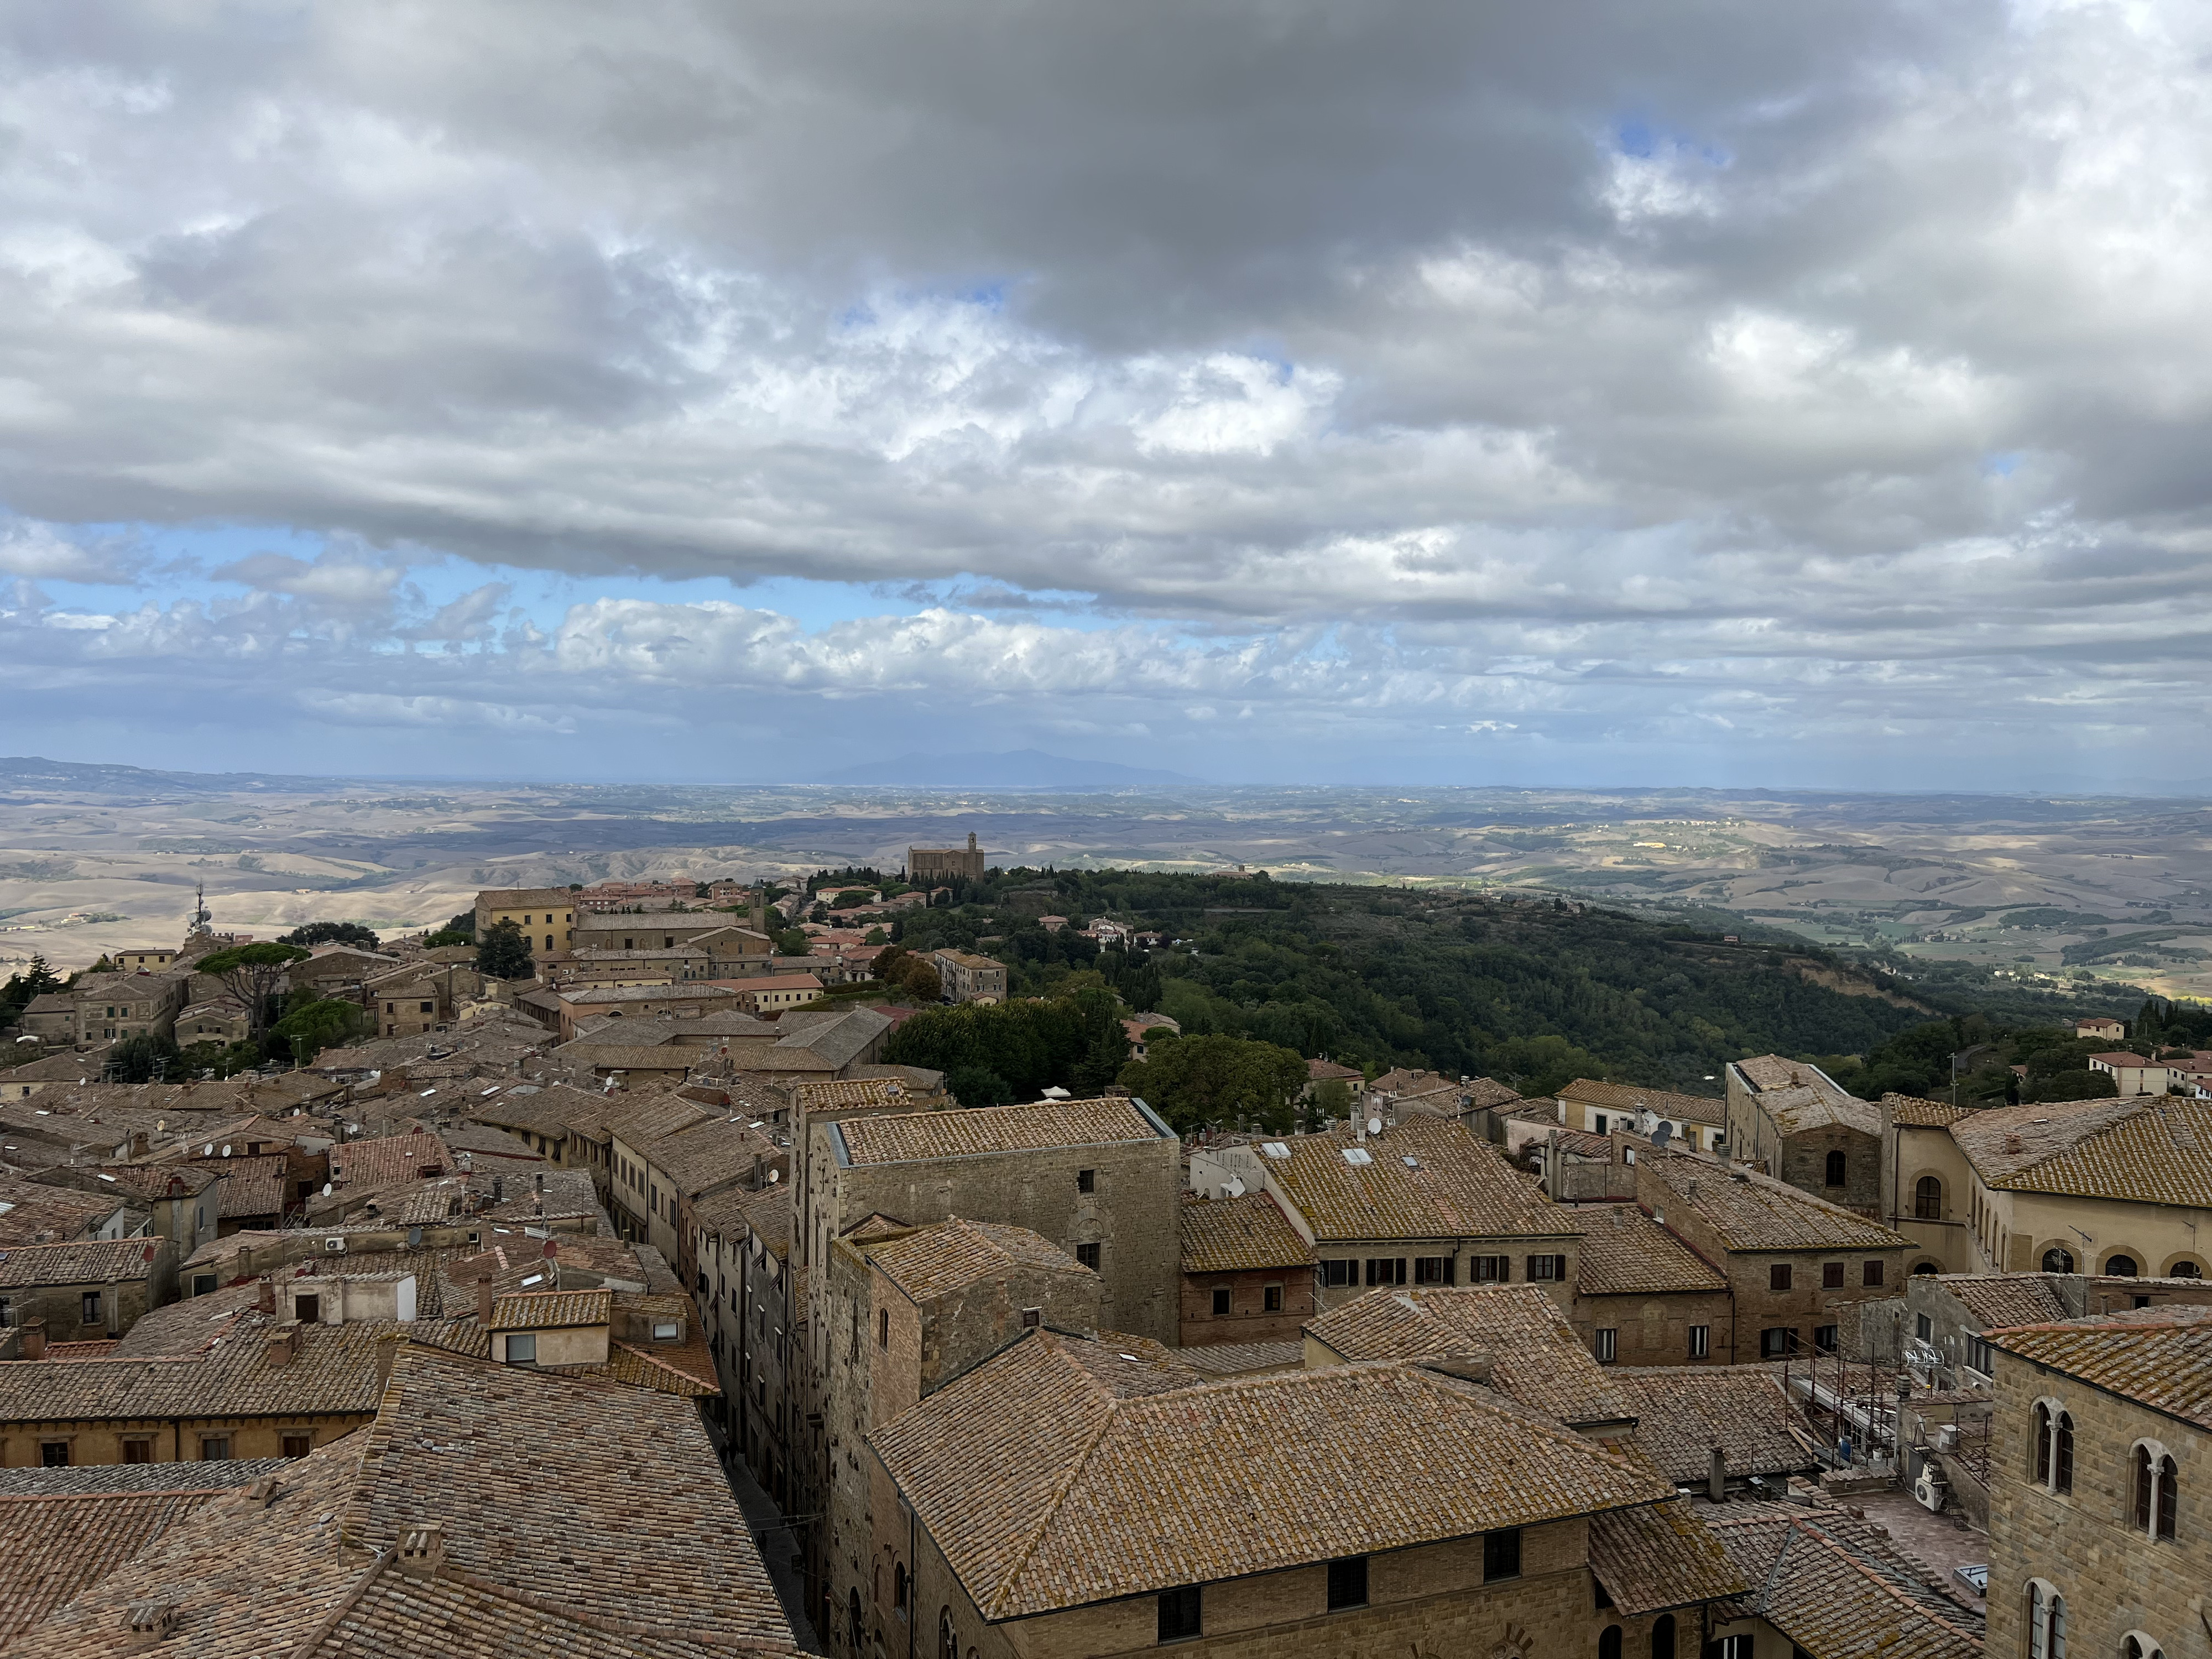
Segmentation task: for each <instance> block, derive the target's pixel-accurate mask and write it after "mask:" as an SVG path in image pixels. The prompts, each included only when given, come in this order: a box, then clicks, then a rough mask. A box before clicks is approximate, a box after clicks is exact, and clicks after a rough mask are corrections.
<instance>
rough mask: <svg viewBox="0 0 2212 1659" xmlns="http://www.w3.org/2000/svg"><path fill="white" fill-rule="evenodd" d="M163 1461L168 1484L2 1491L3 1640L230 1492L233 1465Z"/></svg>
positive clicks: (0, 1624) (0, 1596) (0, 1600)
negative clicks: (228, 1473) (226, 1478)
mask: <svg viewBox="0 0 2212 1659" xmlns="http://www.w3.org/2000/svg"><path fill="white" fill-rule="evenodd" d="M140 1467H149V1466H144V1465H141V1466H140ZM161 1467H166V1468H168V1469H169V1470H171V1471H173V1473H171V1474H169V1475H168V1477H167V1480H166V1481H165V1482H164V1485H165V1486H167V1488H168V1490H166V1491H152V1490H145V1491H135V1492H74V1493H52V1494H40V1495H37V1496H29V1495H12V1494H11V1495H0V1646H5V1645H7V1644H10V1643H12V1642H13V1641H14V1640H15V1638H17V1637H19V1636H21V1634H22V1633H23V1632H25V1631H26V1630H28V1629H29V1628H30V1627H31V1626H33V1625H35V1624H37V1623H38V1622H39V1621H40V1620H42V1619H44V1618H45V1617H46V1615H47V1614H48V1613H52V1611H53V1610H54V1609H55V1608H56V1607H60V1606H61V1605H62V1604H63V1603H64V1602H65V1601H69V1600H70V1598H71V1597H73V1596H75V1595H79V1594H80V1593H82V1591H84V1590H86V1589H90V1588H91V1587H92V1586H93V1585H94V1584H96V1583H99V1582H100V1580H101V1579H102V1578H105V1577H106V1576H107V1575H108V1574H109V1573H111V1572H112V1571H115V1570H116V1569H117V1568H118V1567H120V1566H121V1565H124V1564H125V1562H127V1561H129V1560H130V1559H131V1558H132V1557H133V1556H135V1555H137V1553H139V1552H140V1551H142V1550H143V1549H145V1548H147V1547H149V1545H151V1544H153V1543H154V1542H155V1541H156V1540H157V1539H159V1538H160V1537H161V1534H163V1533H165V1532H167V1530H168V1529H169V1528H170V1527H172V1526H173V1525H174V1524H175V1523H176V1522H179V1521H181V1520H183V1519H184V1518H185V1516H189V1515H191V1513H192V1512H193V1511H194V1510H197V1509H198V1508H199V1507H200V1505H202V1504H204V1503H206V1502H207V1501H208V1500H209V1499H210V1498H214V1497H216V1496H217V1495H219V1494H220V1493H221V1492H223V1491H224V1490H225V1489H226V1488H225V1486H223V1485H222V1483H221V1481H220V1471H221V1470H222V1469H224V1468H229V1467H230V1466H229V1465H228V1464H225V1465H218V1466H216V1468H215V1472H212V1473H206V1474H203V1473H201V1465H199V1464H197V1463H186V1464H176V1463H172V1464H168V1465H166V1466H161ZM246 1478H247V1479H248V1480H251V1479H252V1476H248V1477H246ZM233 1484H234V1485H236V1484H242V1483H238V1482H234V1483H233Z"/></svg>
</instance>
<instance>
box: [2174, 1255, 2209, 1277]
mask: <svg viewBox="0 0 2212 1659" xmlns="http://www.w3.org/2000/svg"><path fill="white" fill-rule="evenodd" d="M2166 1277H2167V1278H2168V1279H2202V1278H2203V1277H2204V1269H2203V1266H2202V1265H2201V1264H2199V1263H2197V1262H2194V1261H2191V1260H2190V1259H2189V1258H2188V1257H2187V1256H2183V1257H2182V1258H2181V1260H2180V1261H2177V1262H2175V1263H2174V1264H2173V1265H2172V1267H2168V1268H2167V1269H2166Z"/></svg>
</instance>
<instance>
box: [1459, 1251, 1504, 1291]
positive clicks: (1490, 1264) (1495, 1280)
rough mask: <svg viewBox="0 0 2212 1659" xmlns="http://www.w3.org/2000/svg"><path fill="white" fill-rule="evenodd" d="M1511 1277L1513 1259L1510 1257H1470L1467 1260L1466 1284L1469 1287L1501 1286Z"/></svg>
mask: <svg viewBox="0 0 2212 1659" xmlns="http://www.w3.org/2000/svg"><path fill="white" fill-rule="evenodd" d="M1512 1277H1513V1258H1512V1257H1511V1256H1510V1255H1471V1256H1469V1257H1468V1259H1467V1282H1468V1284H1470V1285H1503V1284H1504V1283H1505V1282H1506V1281H1507V1280H1508V1279H1511V1278H1512Z"/></svg>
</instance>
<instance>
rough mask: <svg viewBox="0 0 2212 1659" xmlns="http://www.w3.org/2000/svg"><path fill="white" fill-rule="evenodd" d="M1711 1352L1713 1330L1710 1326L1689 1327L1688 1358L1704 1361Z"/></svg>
mask: <svg viewBox="0 0 2212 1659" xmlns="http://www.w3.org/2000/svg"><path fill="white" fill-rule="evenodd" d="M1712 1351H1713V1328H1712V1327H1711V1326H1710V1325H1692V1326H1691V1327H1690V1358H1692V1359H1704V1358H1706V1357H1708V1356H1709V1355H1710V1354H1711V1352H1712Z"/></svg>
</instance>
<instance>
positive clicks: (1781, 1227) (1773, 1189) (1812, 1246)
mask: <svg viewBox="0 0 2212 1659" xmlns="http://www.w3.org/2000/svg"><path fill="white" fill-rule="evenodd" d="M1638 1167H1639V1168H1644V1169H1649V1170H1651V1171H1652V1172H1653V1173H1654V1174H1656V1176H1658V1178H1659V1179H1660V1181H1661V1182H1663V1183H1665V1185H1666V1187H1667V1188H1668V1191H1669V1192H1670V1193H1672V1194H1674V1200H1679V1201H1680V1203H1682V1204H1684V1205H1686V1206H1688V1207H1690V1208H1691V1209H1692V1210H1694V1211H1696V1212H1697V1213H1698V1215H1699V1218H1701V1219H1703V1220H1704V1221H1705V1224H1706V1225H1708V1226H1710V1227H1711V1229H1712V1230H1713V1231H1714V1232H1715V1233H1716V1234H1717V1235H1718V1236H1719V1237H1720V1240H1721V1243H1722V1244H1723V1247H1724V1248H1726V1249H1731V1250H1893V1249H1903V1248H1905V1246H1906V1245H1907V1244H1909V1243H1911V1240H1909V1239H1907V1238H1905V1237H1904V1236H1903V1235H1902V1234H1899V1233H1893V1232H1892V1231H1890V1230H1889V1229H1888V1228H1887V1227H1884V1226H1882V1225H1880V1224H1879V1223H1876V1222H1872V1221H1869V1220H1867V1219H1866V1218H1864V1217H1863V1216H1859V1215H1855V1214H1853V1213H1852V1212H1850V1211H1849V1210H1846V1209H1844V1207H1843V1206H1841V1205H1839V1204H1831V1203H1829V1202H1828V1200H1826V1199H1825V1198H1815V1197H1814V1196H1813V1194H1810V1193H1807V1192H1801V1191H1799V1190H1798V1189H1797V1188H1795V1187H1792V1186H1790V1185H1788V1184H1786V1183H1785V1182H1779V1181H1775V1180H1771V1179H1770V1178H1769V1177H1767V1176H1763V1175H1759V1174H1758V1173H1756V1172H1754V1171H1753V1170H1745V1169H1743V1168H1741V1167H1740V1166H1739V1167H1735V1168H1729V1167H1727V1166H1724V1165H1722V1164H1716V1163H1713V1162H1712V1161H1711V1160H1709V1159H1705V1158H1692V1157H1690V1156H1688V1155H1687V1154H1685V1153H1679V1152H1677V1153H1663V1152H1644V1153H1643V1154H1642V1155H1641V1156H1640V1158H1639V1159H1638Z"/></svg>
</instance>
